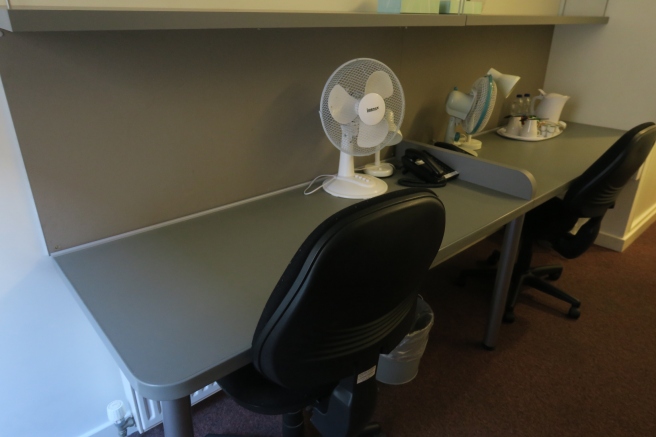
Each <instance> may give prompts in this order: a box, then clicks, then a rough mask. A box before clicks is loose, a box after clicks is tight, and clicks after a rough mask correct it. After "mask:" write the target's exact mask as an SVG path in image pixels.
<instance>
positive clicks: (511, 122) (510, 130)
mask: <svg viewBox="0 0 656 437" xmlns="http://www.w3.org/2000/svg"><path fill="white" fill-rule="evenodd" d="M521 120H522V117H510V118H509V119H508V124H507V125H506V135H511V136H514V137H517V136H519V131H520V130H521V128H522V121H521Z"/></svg>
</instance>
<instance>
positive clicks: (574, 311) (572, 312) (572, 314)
mask: <svg viewBox="0 0 656 437" xmlns="http://www.w3.org/2000/svg"><path fill="white" fill-rule="evenodd" d="M567 317H569V318H570V319H574V320H576V319H578V318H579V317H581V310H579V309H578V308H574V307H571V308H570V309H569V311H568V312H567Z"/></svg>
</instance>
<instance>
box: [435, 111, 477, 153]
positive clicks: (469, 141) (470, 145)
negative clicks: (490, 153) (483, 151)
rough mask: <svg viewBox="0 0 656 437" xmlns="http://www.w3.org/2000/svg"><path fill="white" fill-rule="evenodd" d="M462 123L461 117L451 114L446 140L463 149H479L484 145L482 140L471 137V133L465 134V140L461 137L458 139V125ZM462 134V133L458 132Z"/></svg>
mask: <svg viewBox="0 0 656 437" xmlns="http://www.w3.org/2000/svg"><path fill="white" fill-rule="evenodd" d="M461 123H462V120H460V119H459V118H456V117H453V116H451V118H449V125H448V127H447V129H446V137H445V138H444V141H445V142H447V143H450V144H453V145H455V146H458V147H462V148H463V149H467V150H478V149H480V148H481V147H482V146H483V143H482V142H480V141H479V140H475V139H473V138H472V137H471V135H469V134H465V139H464V141H461V140H460V139H459V138H458V140H456V139H455V138H456V126H458V125H460V124H461ZM458 135H460V134H458Z"/></svg>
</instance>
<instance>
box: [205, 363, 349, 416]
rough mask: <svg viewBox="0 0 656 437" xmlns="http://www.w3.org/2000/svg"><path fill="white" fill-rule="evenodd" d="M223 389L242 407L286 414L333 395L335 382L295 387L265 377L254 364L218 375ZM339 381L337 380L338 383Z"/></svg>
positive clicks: (259, 411) (260, 411)
mask: <svg viewBox="0 0 656 437" xmlns="http://www.w3.org/2000/svg"><path fill="white" fill-rule="evenodd" d="M217 382H218V383H219V385H220V386H221V389H223V391H224V392H225V393H226V394H227V395H228V396H230V397H232V398H233V399H234V400H235V401H236V402H237V403H238V404H239V405H241V406H242V407H244V408H246V409H248V410H250V411H253V412H256V413H259V414H285V413H291V412H295V411H299V410H302V409H303V408H305V407H306V406H308V405H311V404H312V403H313V402H314V400H316V399H318V398H322V397H324V396H328V395H330V393H331V392H332V390H333V389H334V385H331V386H324V387H318V388H314V389H309V390H305V391H296V390H294V391H292V390H289V389H286V388H285V387H282V386H280V385H278V384H276V383H274V382H271V381H269V380H268V379H266V378H265V377H264V376H262V374H261V373H260V372H258V371H257V370H256V369H255V367H254V366H253V365H252V364H249V365H247V366H245V367H242V368H241V369H239V370H237V371H235V372H233V373H231V374H229V375H227V376H225V377H223V378H221V379H219V380H218V381H217ZM335 385H336V384H335Z"/></svg>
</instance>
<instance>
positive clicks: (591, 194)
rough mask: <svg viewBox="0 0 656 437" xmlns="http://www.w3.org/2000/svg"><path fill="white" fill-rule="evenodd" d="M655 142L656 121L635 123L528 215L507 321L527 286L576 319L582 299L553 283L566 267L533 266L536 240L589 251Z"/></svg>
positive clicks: (563, 249) (570, 253)
mask: <svg viewBox="0 0 656 437" xmlns="http://www.w3.org/2000/svg"><path fill="white" fill-rule="evenodd" d="M654 142H656V126H655V125H654V123H643V124H640V125H638V126H636V127H634V128H633V129H631V130H629V131H628V132H626V133H625V134H624V135H622V137H621V138H620V139H619V140H617V141H616V142H615V144H613V145H612V146H611V147H610V149H608V150H607V151H606V152H605V153H604V154H603V155H602V156H601V157H600V158H599V159H597V161H595V162H594V163H593V164H592V165H591V166H590V167H589V168H588V169H587V170H586V171H585V172H584V173H583V174H582V175H581V176H579V177H578V178H576V179H575V180H574V181H573V182H572V184H571V185H570V187H569V189H568V190H567V193H566V194H565V197H564V199H560V198H554V199H551V200H549V201H548V202H546V203H544V204H542V205H540V206H538V207H537V208H535V209H534V210H532V211H530V212H529V213H528V214H526V217H525V219H524V225H523V227H522V235H521V239H520V243H519V244H520V246H519V252H518V255H517V262H516V264H515V267H514V269H513V277H512V281H511V288H510V291H509V294H508V301H507V305H506V311H505V314H504V321H505V322H512V321H514V319H515V316H514V308H515V304H516V302H517V297H518V296H519V293H520V292H521V289H522V287H523V286H524V285H527V286H530V287H532V288H535V289H537V290H539V291H542V292H544V293H547V294H549V295H551V296H554V297H556V298H557V299H560V300H562V301H564V302H567V303H569V304H570V305H571V307H570V309H569V311H568V314H567V315H568V316H569V317H571V318H574V319H576V318H578V317H579V316H580V311H579V307H580V305H581V302H580V301H579V300H578V299H576V298H575V297H573V296H570V295H569V294H567V293H565V292H564V291H562V290H561V289H559V288H558V287H556V286H554V285H553V284H551V283H550V282H549V281H554V280H557V279H558V278H560V275H561V273H562V271H563V267H562V266H560V265H555V266H540V267H531V258H532V255H533V244H534V243H535V242H536V241H547V242H548V243H550V245H551V247H552V248H553V249H554V250H556V252H558V253H559V254H561V255H562V256H564V257H565V258H568V259H572V258H576V257H578V256H580V255H582V254H583V253H584V252H585V251H586V250H588V248H589V247H590V246H592V244H593V243H594V241H595V239H596V238H597V235H598V234H599V229H600V227H601V221H602V219H603V218H604V215H605V214H606V211H608V209H609V208H612V207H613V206H614V204H615V201H616V199H617V196H618V195H619V193H620V191H621V190H622V188H623V187H624V185H625V184H626V183H627V182H628V180H629V179H630V178H631V176H633V175H634V174H635V173H636V171H638V169H639V168H640V166H641V165H642V164H643V163H644V162H645V159H646V158H647V156H648V155H649V152H650V151H651V149H652V147H653V145H654ZM580 218H587V219H588V221H587V222H586V223H585V224H583V225H582V226H581V228H580V229H579V230H578V231H577V232H576V234H572V233H571V232H570V231H572V229H573V228H574V226H575V225H576V223H577V222H578V220H579V219H580ZM492 258H494V257H492ZM483 272H484V270H465V271H463V272H461V276H460V279H459V282H460V283H461V284H462V283H463V282H464V279H465V278H466V277H468V276H477V275H478V274H479V273H483ZM488 272H490V270H488ZM545 279H546V280H545Z"/></svg>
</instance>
